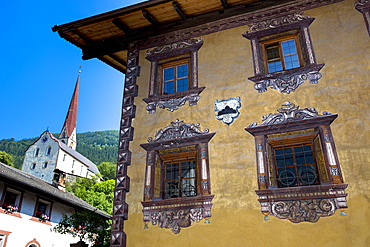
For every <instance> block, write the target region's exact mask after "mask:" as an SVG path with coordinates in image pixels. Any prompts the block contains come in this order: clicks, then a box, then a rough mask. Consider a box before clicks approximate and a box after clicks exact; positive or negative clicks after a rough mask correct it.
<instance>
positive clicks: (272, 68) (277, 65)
mask: <svg viewBox="0 0 370 247" xmlns="http://www.w3.org/2000/svg"><path fill="white" fill-rule="evenodd" d="M268 70H269V73H274V72H276V71H282V70H283V65H282V63H281V61H277V62H270V63H268Z"/></svg>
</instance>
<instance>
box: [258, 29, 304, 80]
mask: <svg viewBox="0 0 370 247" xmlns="http://www.w3.org/2000/svg"><path fill="white" fill-rule="evenodd" d="M297 47H298V43H297V37H296V36H295V37H288V38H285V39H282V40H273V41H269V42H266V43H263V50H264V53H265V63H266V65H265V66H266V67H267V70H268V72H269V73H274V72H277V71H282V70H289V69H294V68H298V67H300V65H301V62H300V59H299V57H300V53H298V49H297Z"/></svg>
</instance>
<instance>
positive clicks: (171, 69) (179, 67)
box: [161, 59, 190, 95]
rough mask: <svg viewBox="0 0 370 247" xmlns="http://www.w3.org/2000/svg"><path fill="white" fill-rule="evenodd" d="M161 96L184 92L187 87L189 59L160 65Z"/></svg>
mask: <svg viewBox="0 0 370 247" xmlns="http://www.w3.org/2000/svg"><path fill="white" fill-rule="evenodd" d="M161 68H162V69H161V72H162V76H161V77H162V83H161V86H162V90H161V91H162V94H164V95H166V94H171V93H176V92H182V91H186V90H188V89H189V88H190V85H189V82H190V80H189V59H185V60H180V61H175V62H172V63H165V64H163V65H161Z"/></svg>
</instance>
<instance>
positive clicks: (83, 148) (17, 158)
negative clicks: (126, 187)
mask: <svg viewBox="0 0 370 247" xmlns="http://www.w3.org/2000/svg"><path fill="white" fill-rule="evenodd" d="M118 133H119V132H118V130H106V131H96V132H86V133H80V134H77V149H76V151H77V152H79V153H81V154H82V155H83V156H85V157H87V158H88V159H89V160H91V161H92V162H94V163H95V164H96V165H99V164H100V163H102V162H112V163H115V162H116V160H117V152H118ZM54 136H58V134H54ZM37 138H38V137H35V138H28V139H22V140H19V141H17V140H15V139H14V138H11V139H2V140H0V151H5V152H6V153H8V154H10V155H11V156H12V163H13V165H14V166H15V167H16V168H18V169H20V168H21V167H22V163H23V158H24V154H25V152H26V150H27V148H28V147H29V146H30V145H31V144H32V143H34V142H35V141H36V140H37Z"/></svg>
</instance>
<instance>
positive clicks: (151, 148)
mask: <svg viewBox="0 0 370 247" xmlns="http://www.w3.org/2000/svg"><path fill="white" fill-rule="evenodd" d="M171 124H172V126H169V127H166V128H164V129H162V131H157V133H162V134H159V135H157V136H156V138H155V139H154V140H152V139H151V138H149V139H148V141H149V142H148V143H144V144H141V145H140V146H141V147H142V148H143V149H145V150H146V152H147V159H146V173H145V183H144V198H143V201H142V205H143V207H144V209H143V213H144V222H145V223H147V222H149V221H152V220H153V216H154V215H156V214H168V213H170V212H172V213H171V214H172V215H176V214H177V213H178V212H179V210H187V212H188V213H189V211H190V210H192V209H194V210H195V211H196V210H200V212H201V214H200V215H201V216H200V217H201V218H200V219H202V218H205V219H206V220H207V219H208V218H209V217H211V212H210V211H211V207H212V203H211V202H212V199H213V197H214V195H212V194H211V184H210V171H209V150H208V143H209V141H210V140H211V139H212V137H213V136H214V135H215V134H216V133H208V130H207V129H206V130H205V132H201V131H199V133H196V134H194V133H193V134H189V135H187V136H183V137H177V138H175V137H173V138H171V137H168V136H167V134H166V133H171V131H173V130H174V129H179V128H182V127H184V126H186V127H184V128H185V129H186V130H188V131H189V130H190V129H189V128H190V126H193V127H192V128H193V129H196V128H199V125H194V124H193V125H191V124H185V123H183V121H179V120H176V121H175V122H172V123H171ZM172 133H173V132H172ZM169 135H171V134H169ZM174 139H176V140H174ZM187 158H191V159H192V160H196V190H197V192H196V195H195V196H191V197H185V196H184V197H176V198H165V196H164V193H163V191H164V175H165V174H164V169H163V168H164V163H166V162H170V161H171V160H178V161H180V160H185V159H187ZM200 219H199V220H200ZM152 223H153V225H155V224H156V223H155V222H153V221H152ZM165 225H166V224H164V225H162V226H160V227H162V228H171V227H174V225H173V226H171V227H169V226H168V227H166V226H165ZM182 227H187V226H182ZM179 231H180V228H177V227H174V228H173V229H172V232H173V233H175V234H176V233H178V232H179Z"/></svg>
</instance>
